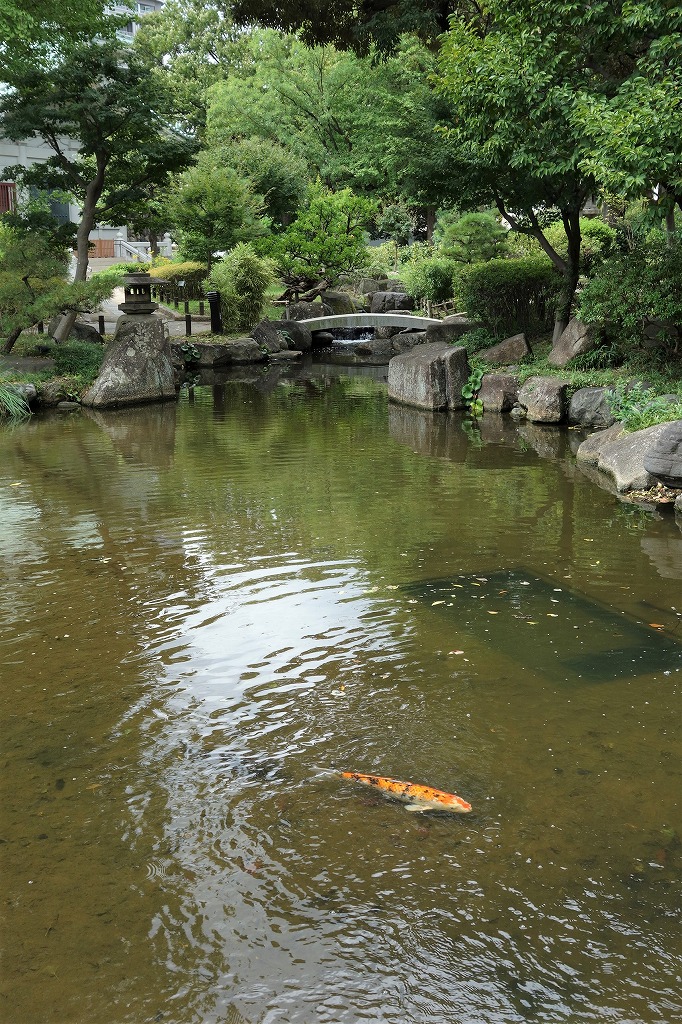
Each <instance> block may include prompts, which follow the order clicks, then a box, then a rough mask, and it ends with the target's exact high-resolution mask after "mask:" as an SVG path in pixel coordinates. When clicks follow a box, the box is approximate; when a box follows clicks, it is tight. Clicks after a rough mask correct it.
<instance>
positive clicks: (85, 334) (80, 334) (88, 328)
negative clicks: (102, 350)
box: [47, 313, 104, 345]
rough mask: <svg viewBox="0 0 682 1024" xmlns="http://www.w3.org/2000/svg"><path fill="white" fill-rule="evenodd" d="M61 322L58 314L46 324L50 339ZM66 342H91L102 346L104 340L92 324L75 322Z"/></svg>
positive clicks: (80, 321)
mask: <svg viewBox="0 0 682 1024" xmlns="http://www.w3.org/2000/svg"><path fill="white" fill-rule="evenodd" d="M61 322H62V315H61V313H58V314H57V316H53V317H52V319H51V320H50V323H49V324H48V328H47V333H48V335H49V337H50V338H53V337H54V332H55V331H56V330H57V328H58V327H59V324H60V323H61ZM67 340H68V341H92V342H95V343H96V344H98V345H103V344H104V338H103V337H102V335H101V334H100V333H99V331H98V330H97V328H96V327H93V326H92V324H86V323H84V322H83V321H82V320H76V322H75V323H74V325H73V327H72V328H71V330H70V331H69V337H68V339H67Z"/></svg>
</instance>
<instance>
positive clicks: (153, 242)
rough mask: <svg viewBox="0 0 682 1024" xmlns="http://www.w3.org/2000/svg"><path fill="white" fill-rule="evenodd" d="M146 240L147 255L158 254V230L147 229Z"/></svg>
mask: <svg viewBox="0 0 682 1024" xmlns="http://www.w3.org/2000/svg"><path fill="white" fill-rule="evenodd" d="M147 241H148V242H149V255H150V256H158V255H159V252H160V250H159V235H158V232H156V231H148V232H147Z"/></svg>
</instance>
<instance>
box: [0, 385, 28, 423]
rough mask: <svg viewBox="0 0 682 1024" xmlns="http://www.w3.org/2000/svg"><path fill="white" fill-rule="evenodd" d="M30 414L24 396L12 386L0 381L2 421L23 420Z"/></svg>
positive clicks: (0, 414)
mask: <svg viewBox="0 0 682 1024" xmlns="http://www.w3.org/2000/svg"><path fill="white" fill-rule="evenodd" d="M30 414H31V410H30V409H29V407H28V402H27V401H26V399H25V398H24V396H23V395H22V394H20V393H19V392H18V391H17V390H16V388H14V387H13V386H12V385H11V384H9V383H7V382H6V381H3V380H0V419H8V420H22V419H25V418H26V417H27V416H30Z"/></svg>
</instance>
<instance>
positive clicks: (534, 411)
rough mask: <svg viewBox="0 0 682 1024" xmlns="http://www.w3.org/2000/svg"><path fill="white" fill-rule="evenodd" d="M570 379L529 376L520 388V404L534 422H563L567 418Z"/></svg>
mask: <svg viewBox="0 0 682 1024" xmlns="http://www.w3.org/2000/svg"><path fill="white" fill-rule="evenodd" d="M567 389H568V381H565V380H560V379H559V378H558V377H529V378H528V380H527V381H526V383H525V384H523V385H522V386H521V387H520V388H519V399H518V401H519V405H521V406H523V408H524V409H525V410H526V415H527V416H528V419H529V420H530V421H531V422H532V423H562V422H563V421H564V419H565V418H566V409H567V400H566V392H567Z"/></svg>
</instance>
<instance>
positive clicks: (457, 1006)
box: [0, 367, 682, 1024]
mask: <svg viewBox="0 0 682 1024" xmlns="http://www.w3.org/2000/svg"><path fill="white" fill-rule="evenodd" d="M341 372H343V373H344V374H346V375H345V376H342V377H338V376H327V375H326V372H325V371H324V369H323V368H322V369H320V368H319V367H318V368H313V369H311V370H310V372H309V374H308V375H302V376H301V377H300V378H299V379H293V380H287V379H282V380H281V381H279V383H278V382H277V377H276V374H275V375H273V374H254V376H253V378H252V380H251V382H250V383H248V384H240V383H235V382H228V383H227V384H225V385H222V386H216V387H214V388H200V389H197V390H196V391H195V393H194V395H192V396H188V395H187V394H186V393H185V394H184V395H183V397H182V399H181V401H180V403H179V405H178V406H177V407H176V406H175V405H165V406H158V407H150V408H146V409H138V410H132V411H128V412H119V413H109V414H106V415H105V414H91V413H90V414H88V413H84V414H82V415H77V416H75V417H63V416H57V415H53V416H45V417H43V418H40V419H35V420H34V421H32V422H31V423H30V424H28V425H26V426H22V427H20V428H18V429H14V430H3V431H2V433H0V580H1V582H2V586H1V587H0V658H1V662H0V663H1V665H2V669H1V676H2V690H3V701H2V739H3V748H4V771H3V785H2V815H1V818H0V840H2V842H0V865H1V871H2V879H3V890H4V898H3V923H2V940H3V943H2V944H3V947H4V968H3V972H2V980H1V983H0V1019H2V1020H3V1021H7V1022H8V1024H9V1022H21V1024H34V1022H35V1024H39V1022H40V1024H42V1022H44V1021H55V1022H69V1024H72V1022H74V1024H76V1022H77V1024H80V1022H82V1024H90V1022H92V1021H95V1020H96V1021H98V1022H99V1024H119V1022H121V1024H123V1022H125V1024H127V1022H130V1024H140V1022H146V1021H150V1022H151V1021H164V1022H173V1024H194V1022H196V1024H209V1022H229V1024H243V1022H249V1024H255V1022H259V1024H261V1022H262V1024H275V1022H276V1024H280V1022H286V1024H318V1022H320V1024H322V1022H335V1024H356V1022H386V1024H409V1022H414V1024H427V1022H429V1024H430V1022H433V1024H444V1022H453V1024H480V1022H485V1024H512V1022H522V1021H538V1022H539V1021H542V1022H543V1024H545V1022H555V1021H556V1022H576V1021H585V1022H597V1021H599V1022H607V1021H613V1022H617V1024H653V1022H665V1024H670V1022H672V1021H674V1020H677V1019H680V1017H682V985H681V983H680V974H681V970H682V935H681V933H680V926H679V921H680V911H681V909H682V884H681V883H682V848H681V846H680V838H679V837H680V832H681V831H682V826H681V823H680V799H679V798H680V777H681V772H682V770H681V768H680V765H681V763H682V756H681V755H682V749H681V747H682V744H681V742H680V729H679V725H680V683H681V681H682V673H681V671H680V670H681V668H682V646H681V643H682V635H681V634H682V626H680V616H679V611H681V610H682V597H681V592H680V579H681V578H682V533H681V532H680V530H679V529H678V528H677V527H676V526H675V523H674V521H673V520H672V519H668V518H666V519H663V518H658V517H656V516H652V515H647V514H643V513H641V512H638V511H637V510H633V509H628V508H625V507H623V506H621V505H619V503H618V502H617V501H616V500H615V499H614V498H613V497H612V496H611V495H609V494H608V493H606V492H605V491H603V490H601V489H599V488H598V487H596V486H595V485H594V484H593V483H592V482H591V481H589V480H588V479H587V478H586V477H584V476H583V475H582V474H581V472H580V471H579V470H578V469H577V468H576V466H575V463H574V460H573V458H572V455H571V439H572V434H571V433H570V432H566V433H562V432H559V431H552V430H549V431H547V430H544V431H543V430H542V429H540V428H533V427H530V426H526V427H521V428H520V429H519V430H517V429H516V427H514V426H513V425H511V424H510V423H509V422H508V421H501V420H496V419H492V418H484V420H483V424H482V435H481V434H478V433H477V432H473V433H472V432H471V431H467V430H466V429H464V426H465V425H463V423H462V421H461V420H460V419H459V418H458V417H453V416H450V417H448V416H445V415H436V416H433V415H430V414H426V413H421V412H418V411H416V410H409V409H401V408H396V407H389V406H388V404H387V401H386V393H385V386H384V385H383V383H382V382H381V379H380V378H381V376H382V374H381V373H380V372H377V371H374V372H373V375H374V377H375V378H377V379H375V380H373V379H371V377H369V376H365V375H363V374H362V373H361V372H360V371H357V370H353V371H352V373H351V371H341ZM329 768H340V769H352V770H356V771H364V772H377V773H380V774H385V775H392V776H396V777H399V778H405V779H411V780H414V781H419V782H424V783H429V784H431V785H435V786H438V787H440V788H443V789H446V790H451V791H454V792H457V793H459V794H460V795H461V796H463V797H465V798H466V799H467V800H469V801H470V802H471V803H472V804H473V807H474V811H473V813H472V814H471V815H468V816H441V815H437V814H426V815H419V814H410V813H408V812H406V811H405V810H404V809H403V808H402V807H401V806H400V805H398V804H395V803H391V802H389V801H386V800H383V799H381V798H380V797H378V796H377V795H376V794H375V793H373V792H370V791H368V790H366V789H363V788H361V787H358V786H355V785H353V784H351V783H347V782H345V781H343V780H341V779H339V778H338V777H337V776H336V775H334V774H332V773H330V772H327V771H320V770H319V769H329Z"/></svg>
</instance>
